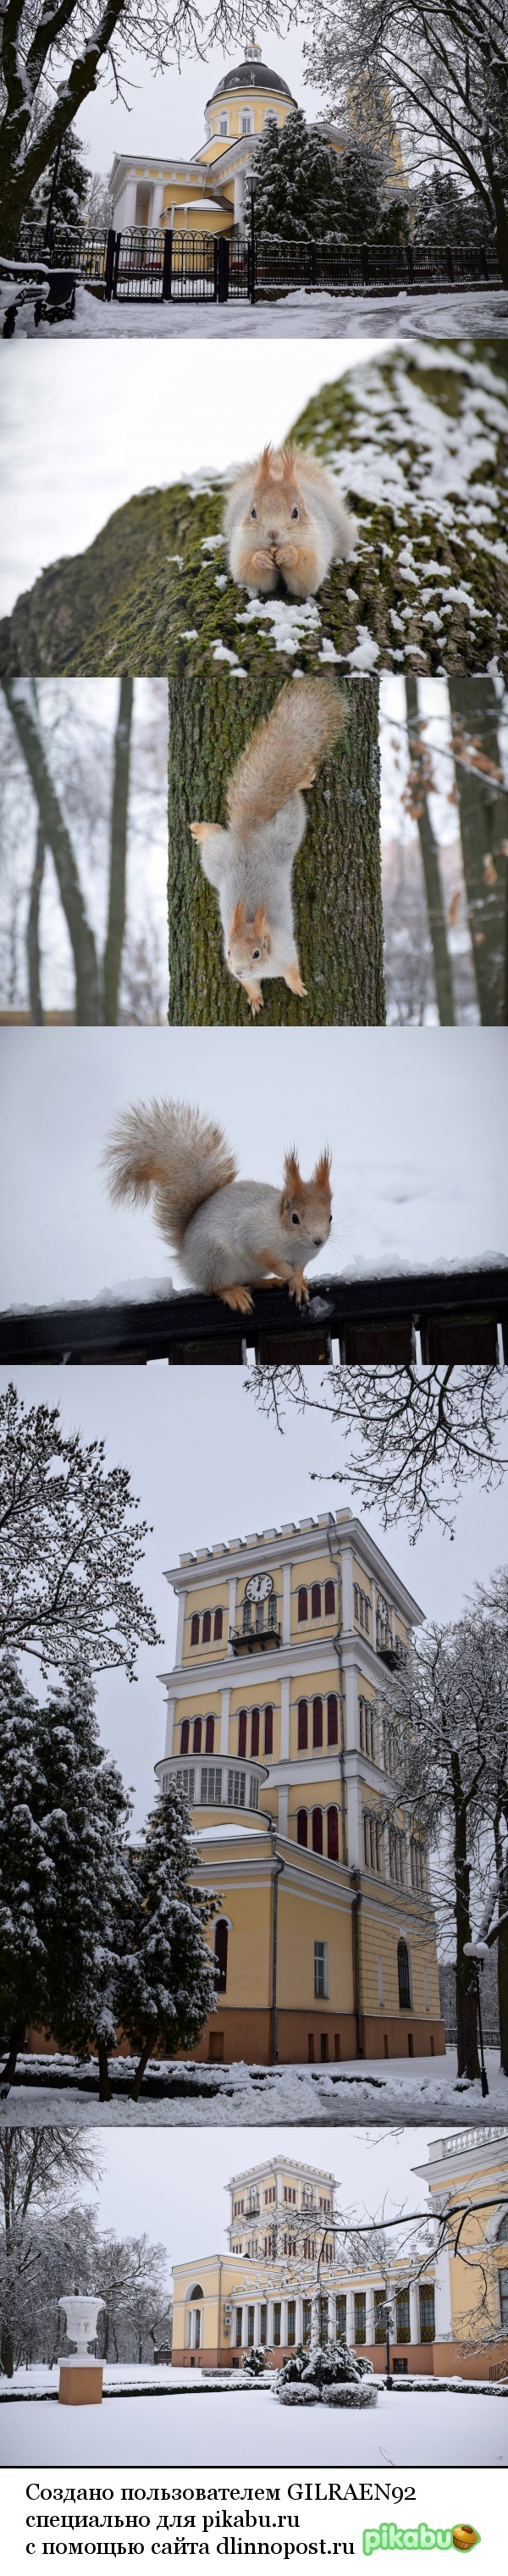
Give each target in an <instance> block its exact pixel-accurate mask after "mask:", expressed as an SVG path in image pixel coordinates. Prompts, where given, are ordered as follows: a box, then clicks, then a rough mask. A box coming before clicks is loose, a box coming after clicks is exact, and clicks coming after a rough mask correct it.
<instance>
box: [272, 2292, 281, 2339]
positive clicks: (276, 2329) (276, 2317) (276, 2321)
mask: <svg viewBox="0 0 508 2576" xmlns="http://www.w3.org/2000/svg"><path fill="white" fill-rule="evenodd" d="M273 2340H274V2343H275V2344H279V2343H280V2299H275V2301H274V2310H273Z"/></svg>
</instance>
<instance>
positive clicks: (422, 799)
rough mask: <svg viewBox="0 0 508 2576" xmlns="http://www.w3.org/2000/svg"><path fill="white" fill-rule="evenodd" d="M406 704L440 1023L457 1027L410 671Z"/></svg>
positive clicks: (415, 693) (415, 686) (415, 692)
mask: <svg viewBox="0 0 508 2576" xmlns="http://www.w3.org/2000/svg"><path fill="white" fill-rule="evenodd" d="M406 708H407V721H408V740H409V760H410V775H411V784H412V788H413V798H414V802H415V804H416V807H417V811H416V815H415V820H416V822H417V826H418V835H419V841H420V849H421V854H422V867H423V874H424V880H425V893H426V897H427V912H428V920H429V930H430V936H431V940H432V955H433V959H434V977H435V985H436V999H437V1007H438V1011H439V1019H440V1024H441V1027H442V1028H448V1029H450V1028H454V1027H455V1010H454V1002H453V984H452V971H451V965H450V956H449V949H448V937H447V928H446V914H445V909H444V903H443V896H442V888H441V878H440V873H439V848H438V843H437V841H436V837H435V833H434V832H433V829H432V823H431V817H430V807H429V800H428V796H427V794H426V789H425V778H424V766H423V758H422V754H421V752H420V751H418V749H417V747H416V744H415V742H414V730H415V728H416V730H417V731H418V730H419V724H420V716H419V706H418V681H417V679H416V678H414V677H413V674H412V673H411V672H409V673H408V677H407V679H406Z"/></svg>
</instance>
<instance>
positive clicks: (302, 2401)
mask: <svg viewBox="0 0 508 2576" xmlns="http://www.w3.org/2000/svg"><path fill="white" fill-rule="evenodd" d="M276 2395H277V2397H278V2399H279V2404H280V2405H281V2406H320V2405H321V2390H320V2388H306V2385H305V2380H304V2379H300V2380H298V2381H297V2384H296V2387H293V2388H278V2389H277V2391H276Z"/></svg>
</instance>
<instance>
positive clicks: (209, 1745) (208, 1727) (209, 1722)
mask: <svg viewBox="0 0 508 2576" xmlns="http://www.w3.org/2000/svg"><path fill="white" fill-rule="evenodd" d="M214 1736H215V1718H214V1717H207V1719H206V1723H205V1753H213V1747H214Z"/></svg>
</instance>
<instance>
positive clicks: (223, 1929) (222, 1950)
mask: <svg viewBox="0 0 508 2576" xmlns="http://www.w3.org/2000/svg"><path fill="white" fill-rule="evenodd" d="M214 1950H215V1982H216V1986H217V1993H218V1994H219V1995H225V1992H226V1985H227V1974H228V1926H227V1923H225V1922H224V1921H223V1919H222V1917H221V1920H220V1923H216V1925H215V1939H214Z"/></svg>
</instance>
